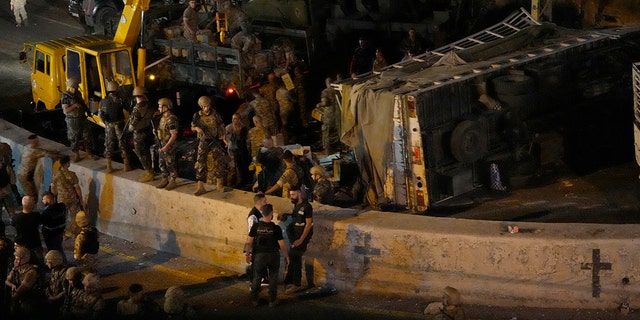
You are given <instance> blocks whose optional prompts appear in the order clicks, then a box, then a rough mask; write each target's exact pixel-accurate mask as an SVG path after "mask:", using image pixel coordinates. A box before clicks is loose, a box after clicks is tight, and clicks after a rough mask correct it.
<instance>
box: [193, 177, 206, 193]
mask: <svg viewBox="0 0 640 320" xmlns="http://www.w3.org/2000/svg"><path fill="white" fill-rule="evenodd" d="M205 193H207V189H205V188H204V182H202V181H198V185H197V187H196V191H194V192H193V195H194V196H199V195H202V194H205Z"/></svg>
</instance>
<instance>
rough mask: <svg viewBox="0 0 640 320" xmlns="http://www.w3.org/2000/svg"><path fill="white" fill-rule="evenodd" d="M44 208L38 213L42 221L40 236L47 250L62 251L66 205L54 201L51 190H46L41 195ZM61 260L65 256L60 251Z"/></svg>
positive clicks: (65, 259)
mask: <svg viewBox="0 0 640 320" xmlns="http://www.w3.org/2000/svg"><path fill="white" fill-rule="evenodd" d="M42 203H43V204H44V210H42V212H41V213H40V220H41V221H42V238H43V239H44V244H45V246H46V247H47V251H52V250H57V251H59V252H61V253H62V252H64V249H63V247H62V240H63V236H64V229H65V227H66V221H67V207H66V206H65V205H64V203H62V202H56V201H55V196H54V195H53V193H52V192H50V191H47V192H45V193H44V194H43V195H42ZM62 257H63V258H62V260H63V261H64V262H65V263H66V262H67V258H66V257H65V256H64V254H63V253H62Z"/></svg>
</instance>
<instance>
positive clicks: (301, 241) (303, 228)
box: [284, 188, 314, 293]
mask: <svg viewBox="0 0 640 320" xmlns="http://www.w3.org/2000/svg"><path fill="white" fill-rule="evenodd" d="M289 199H291V203H293V211H292V212H291V217H292V218H293V222H291V224H289V226H288V227H287V234H288V236H289V240H290V241H291V249H290V250H289V255H290V258H291V265H290V266H289V269H288V271H287V275H286V277H285V278H284V284H285V286H289V288H288V289H287V291H286V293H295V292H298V291H300V290H301V289H302V256H303V255H304V252H305V251H307V244H309V240H311V236H312V235H313V207H311V204H310V203H309V201H307V199H305V198H304V197H303V194H302V191H301V190H300V189H299V188H296V189H292V190H290V191H289ZM307 268H309V267H307ZM308 271H310V270H307V275H306V278H307V285H308V287H313V286H314V284H313V275H312V274H310V272H308Z"/></svg>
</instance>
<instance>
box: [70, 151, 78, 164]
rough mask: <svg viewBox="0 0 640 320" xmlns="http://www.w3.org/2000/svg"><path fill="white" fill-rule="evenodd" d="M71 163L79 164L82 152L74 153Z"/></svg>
mask: <svg viewBox="0 0 640 320" xmlns="http://www.w3.org/2000/svg"><path fill="white" fill-rule="evenodd" d="M71 161H73V162H78V161H80V151H77V150H76V151H74V152H73V156H72V157H71Z"/></svg>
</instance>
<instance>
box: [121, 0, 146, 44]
mask: <svg viewBox="0 0 640 320" xmlns="http://www.w3.org/2000/svg"><path fill="white" fill-rule="evenodd" d="M149 2H150V0H126V2H125V4H124V9H123V10H122V16H121V17H120V22H119V23H118V29H117V30H116V34H115V35H114V36H113V41H114V42H116V43H120V44H123V45H126V46H129V47H135V44H136V41H137V40H138V35H139V33H140V30H141V29H142V22H143V12H144V11H147V10H148V9H149Z"/></svg>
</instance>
